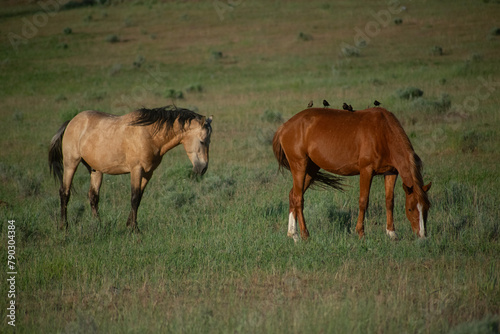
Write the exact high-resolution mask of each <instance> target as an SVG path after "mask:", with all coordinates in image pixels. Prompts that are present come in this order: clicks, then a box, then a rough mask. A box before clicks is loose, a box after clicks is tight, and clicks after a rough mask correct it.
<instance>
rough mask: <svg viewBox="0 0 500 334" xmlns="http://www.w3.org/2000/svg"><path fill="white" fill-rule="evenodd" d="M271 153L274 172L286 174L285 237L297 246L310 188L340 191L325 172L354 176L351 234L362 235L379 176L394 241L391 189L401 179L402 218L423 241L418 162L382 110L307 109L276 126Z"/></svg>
mask: <svg viewBox="0 0 500 334" xmlns="http://www.w3.org/2000/svg"><path fill="white" fill-rule="evenodd" d="M273 151H274V155H275V156H276V159H277V160H278V163H279V166H280V167H279V168H280V169H281V168H286V169H288V170H290V171H291V173H292V177H293V187H292V190H291V191H290V199H289V200H290V211H289V220H288V236H289V237H292V238H293V239H294V240H295V241H297V240H298V233H297V221H298V223H299V225H300V232H301V235H302V238H303V239H307V238H308V237H309V231H308V230H307V227H306V223H305V220H304V214H303V212H302V211H303V208H304V193H305V191H306V190H307V188H308V187H309V186H310V185H311V184H313V183H314V182H318V183H320V184H322V185H324V186H330V187H333V188H335V189H338V190H342V184H341V179H340V178H339V177H337V176H335V175H332V174H327V173H324V172H322V171H320V169H324V170H325V171H327V172H330V173H333V174H337V175H342V176H351V175H359V176H360V179H359V186H360V192H359V216H358V221H357V224H356V231H357V232H358V235H359V237H360V238H361V237H363V235H364V226H363V221H364V218H365V211H366V209H367V207H368V197H369V193H370V186H371V183H372V178H373V176H374V175H384V178H385V203H386V209H387V229H386V231H387V234H388V235H389V236H390V237H391V238H394V239H395V238H397V236H396V232H395V230H394V221H393V208H394V186H395V183H396V178H397V176H398V174H399V175H401V179H402V180H403V188H404V191H405V193H406V217H407V218H408V220H409V221H410V222H411V227H412V229H413V231H414V232H415V233H416V234H417V235H418V236H420V237H425V236H426V224H427V212H428V210H429V207H430V203H429V199H428V198H427V191H428V190H429V189H430V187H431V183H429V184H428V185H426V186H424V184H423V179H422V174H421V170H422V161H421V160H420V158H419V157H418V155H417V154H416V153H415V152H414V150H413V147H412V145H411V143H410V140H409V139H408V136H407V135H406V133H405V132H404V130H403V128H402V126H401V124H400V123H399V121H398V120H397V119H396V117H395V116H394V115H393V114H392V113H390V112H389V111H387V110H385V109H383V108H370V109H366V110H360V111H358V110H356V112H354V113H353V112H348V111H344V110H335V109H324V108H321V109H320V108H309V109H306V110H303V111H301V112H300V113H298V114H296V115H295V116H293V117H292V118H291V119H290V120H288V121H287V122H286V123H284V124H283V125H281V126H280V127H279V128H278V130H277V131H276V134H275V135H274V139H273Z"/></svg>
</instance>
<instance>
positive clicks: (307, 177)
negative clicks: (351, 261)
mask: <svg viewBox="0 0 500 334" xmlns="http://www.w3.org/2000/svg"><path fill="white" fill-rule="evenodd" d="M313 169H314V170H315V172H313V170H311V171H308V168H307V162H304V163H300V164H295V166H291V172H292V176H293V187H292V190H291V191H290V196H289V201H290V213H289V217H288V236H289V237H292V238H293V240H294V241H298V239H299V237H298V234H297V222H298V223H299V226H300V234H301V236H302V239H304V240H307V238H309V231H308V230H307V226H306V221H305V219H304V212H303V210H304V192H305V191H306V190H307V188H308V187H309V185H310V184H311V182H312V181H313V176H312V175H316V173H317V171H318V169H319V168H316V167H315V168H313Z"/></svg>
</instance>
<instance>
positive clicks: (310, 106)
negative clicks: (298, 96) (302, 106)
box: [307, 100, 313, 108]
mask: <svg viewBox="0 0 500 334" xmlns="http://www.w3.org/2000/svg"><path fill="white" fill-rule="evenodd" d="M312 106H313V100H311V101H309V103H308V104H307V107H308V108H312Z"/></svg>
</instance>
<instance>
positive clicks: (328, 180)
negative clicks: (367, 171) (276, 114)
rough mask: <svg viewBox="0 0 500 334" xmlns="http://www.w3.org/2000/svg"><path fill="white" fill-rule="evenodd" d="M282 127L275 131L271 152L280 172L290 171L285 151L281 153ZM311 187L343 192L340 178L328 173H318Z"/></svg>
mask: <svg viewBox="0 0 500 334" xmlns="http://www.w3.org/2000/svg"><path fill="white" fill-rule="evenodd" d="M282 129H283V125H282V126H280V127H279V128H278V130H276V133H275V134H274V138H273V152H274V156H275V157H276V160H278V170H279V171H281V170H282V169H283V168H285V169H288V170H290V163H289V162H288V159H287V158H286V155H285V151H283V146H281V140H280V139H281V138H280V137H281V136H280V134H281V131H282ZM311 185H312V186H313V185H317V186H320V187H323V188H327V187H331V188H334V189H336V190H340V191H343V190H344V188H343V184H342V178H341V177H338V176H335V175H332V174H330V173H324V172H318V173H316V176H315V177H314V179H313V181H312V183H311Z"/></svg>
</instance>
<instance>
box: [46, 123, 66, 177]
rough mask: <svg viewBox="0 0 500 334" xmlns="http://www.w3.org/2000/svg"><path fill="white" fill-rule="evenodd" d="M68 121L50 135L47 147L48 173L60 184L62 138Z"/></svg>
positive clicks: (61, 173) (62, 170) (61, 174)
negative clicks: (52, 135)
mask: <svg viewBox="0 0 500 334" xmlns="http://www.w3.org/2000/svg"><path fill="white" fill-rule="evenodd" d="M68 123H69V121H66V122H64V124H63V125H62V126H61V127H60V128H59V130H57V133H56V134H55V135H54V137H52V140H51V141H50V148H49V167H50V173H51V174H52V175H53V176H54V178H56V179H58V180H59V182H61V184H62V178H63V172H64V166H63V154H62V138H63V135H64V131H66V127H67V126H68Z"/></svg>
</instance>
